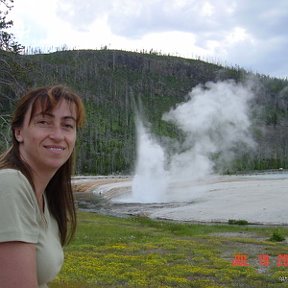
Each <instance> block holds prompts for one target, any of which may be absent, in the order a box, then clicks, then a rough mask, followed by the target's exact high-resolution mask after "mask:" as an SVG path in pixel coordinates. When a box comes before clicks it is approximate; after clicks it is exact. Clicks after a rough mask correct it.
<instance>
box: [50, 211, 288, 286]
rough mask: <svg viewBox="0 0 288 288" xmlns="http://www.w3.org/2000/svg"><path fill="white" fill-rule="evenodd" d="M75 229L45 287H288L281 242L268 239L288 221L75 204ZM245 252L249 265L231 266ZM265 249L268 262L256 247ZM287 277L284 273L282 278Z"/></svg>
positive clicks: (285, 230) (284, 231)
mask: <svg viewBox="0 0 288 288" xmlns="http://www.w3.org/2000/svg"><path fill="white" fill-rule="evenodd" d="M78 218H79V225H78V231H77V234H76V237H75V239H74V240H73V242H72V243H71V244H70V245H69V246H67V247H66V248H65V264H64V266H63V268H62V270H61V272H60V274H59V275H58V276H57V278H56V279H55V280H54V281H53V283H51V284H50V286H49V287H50V288H60V287H61V288H65V287H67V288H68V287H69V288H80V287H81V288H82V287H113V288H116V287H128V288H129V287H133V288H138V287H139V288H141V287H151V288H152V287H157V288H158V287H159V288H161V287H163V288H164V287H165V288H166V287H183V288H184V287H196V288H202V287H207V288H208V287H209V288H212V287H213V288H220V287H223V288H224V287H225V288H226V287H253V288H254V287H287V285H288V284H287V283H288V282H286V280H285V279H288V267H284V266H283V267H280V266H279V265H277V257H278V255H280V254H281V255H283V254H284V255H285V254H287V255H288V247H287V244H285V242H273V241H269V240H268V239H269V237H271V235H272V234H273V233H274V232H275V231H277V233H280V234H281V235H283V236H284V237H287V236H288V228H286V227H276V228H277V230H276V228H273V227H270V228H267V227H253V226H240V227H239V225H208V224H201V225H200V224H185V223H182V224H181V223H175V222H168V221H156V220H151V219H148V218H143V217H131V218H117V217H111V216H104V215H98V214H94V213H86V212H79V213H78ZM237 254H246V255H247V257H248V263H249V266H247V267H240V266H233V265H232V261H233V259H235V255H237ZM263 254H264V255H269V261H270V262H269V266H267V267H266V266H263V265H260V263H259V261H258V257H259V255H263ZM287 281H288V280H287Z"/></svg>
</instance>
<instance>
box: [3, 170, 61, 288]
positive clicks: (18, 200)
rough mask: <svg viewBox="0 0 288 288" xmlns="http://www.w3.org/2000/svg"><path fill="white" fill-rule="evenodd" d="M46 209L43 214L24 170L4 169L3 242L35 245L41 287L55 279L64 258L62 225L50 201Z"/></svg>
mask: <svg viewBox="0 0 288 288" xmlns="http://www.w3.org/2000/svg"><path fill="white" fill-rule="evenodd" d="M44 198H45V197H44ZM44 207H45V208H44V213H43V212H41V211H40V208H39V205H38V203H37V199H36V196H35V193H34V191H33V189H32V187H31V185H30V183H29V181H28V180H27V178H26V177H25V176H24V175H23V174H22V173H21V172H20V171H17V170H14V169H2V170H0V242H9V241H21V242H26V243H33V244H35V246H36V257H37V259H36V261H37V278H38V285H39V287H41V288H44V287H47V284H48V283H49V282H50V281H52V280H53V279H54V278H55V276H56V275H57V273H58V272H59V271H60V269H61V266H62V264H63V258H64V257H63V249H62V246H61V243H60V238H59V230H58V225H57V222H56V220H55V219H54V217H52V215H51V214H50V213H49V208H48V205H47V201H46V198H45V205H44Z"/></svg>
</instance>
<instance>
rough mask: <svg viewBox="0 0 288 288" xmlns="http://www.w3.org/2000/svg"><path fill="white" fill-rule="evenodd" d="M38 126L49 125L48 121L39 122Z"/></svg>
mask: <svg viewBox="0 0 288 288" xmlns="http://www.w3.org/2000/svg"><path fill="white" fill-rule="evenodd" d="M38 124H41V125H48V124H49V123H48V121H46V120H40V121H38Z"/></svg>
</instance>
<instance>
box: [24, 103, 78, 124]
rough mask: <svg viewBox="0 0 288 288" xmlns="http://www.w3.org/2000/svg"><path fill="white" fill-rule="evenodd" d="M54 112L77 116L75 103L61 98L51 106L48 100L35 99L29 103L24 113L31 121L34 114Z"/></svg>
mask: <svg viewBox="0 0 288 288" xmlns="http://www.w3.org/2000/svg"><path fill="white" fill-rule="evenodd" d="M55 112H57V114H59V113H60V114H61V113H63V114H65V116H73V117H74V118H75V119H76V118H77V113H76V105H75V103H74V102H72V101H68V100H66V99H61V100H60V101H58V102H57V103H55V104H54V105H53V106H52V105H50V104H49V103H48V101H46V103H45V102H41V101H40V100H36V101H35V102H34V103H33V104H32V105H30V107H29V109H28V111H27V114H26V115H27V116H28V118H29V119H30V121H31V120H32V118H33V117H34V116H35V115H38V114H43V115H44V114H54V113H55ZM30 121H29V122H30Z"/></svg>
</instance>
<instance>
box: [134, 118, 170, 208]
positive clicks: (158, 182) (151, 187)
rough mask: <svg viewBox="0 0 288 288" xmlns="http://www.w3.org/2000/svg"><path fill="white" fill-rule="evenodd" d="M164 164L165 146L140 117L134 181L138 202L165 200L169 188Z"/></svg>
mask: <svg viewBox="0 0 288 288" xmlns="http://www.w3.org/2000/svg"><path fill="white" fill-rule="evenodd" d="M164 165H165V153H164V150H163V148H162V147H161V146H160V145H159V144H158V143H157V141H156V140H155V139H154V138H153V136H152V135H151V134H150V133H149V132H148V129H147V128H145V127H144V125H143V123H142V122H141V121H140V119H138V121H137V163H136V171H135V172H136V174H135V176H134V179H133V182H132V191H133V199H134V200H136V201H137V202H159V201H161V200H163V197H164V196H165V193H166V189H167V172H166V171H165V169H164ZM144 191H145V193H143V192H144Z"/></svg>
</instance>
